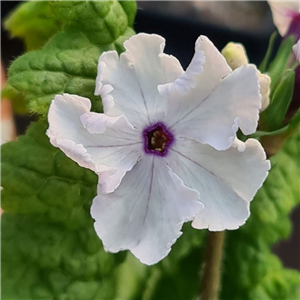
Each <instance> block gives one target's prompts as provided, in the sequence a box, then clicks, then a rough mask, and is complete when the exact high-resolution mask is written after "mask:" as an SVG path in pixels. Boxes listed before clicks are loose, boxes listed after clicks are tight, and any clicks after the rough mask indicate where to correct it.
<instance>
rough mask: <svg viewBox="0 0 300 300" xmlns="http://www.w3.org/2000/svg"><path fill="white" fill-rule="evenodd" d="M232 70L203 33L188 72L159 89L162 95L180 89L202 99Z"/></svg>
mask: <svg viewBox="0 0 300 300" xmlns="http://www.w3.org/2000/svg"><path fill="white" fill-rule="evenodd" d="M230 72H231V68H230V67H229V65H228V64H227V62H226V60H225V58H224V57H223V55H222V54H221V53H220V52H219V50H218V49H217V48H216V47H215V46H214V44H213V43H212V42H211V41H210V40H209V39H208V38H207V37H206V36H203V35H202V36H200V37H199V38H198V39H197V41H196V43H195V54H194V57H193V59H192V61H191V63H190V65H189V66H188V68H187V70H186V72H185V73H184V74H182V76H180V77H179V78H178V79H176V80H175V81H173V82H170V83H167V84H164V85H160V86H159V87H158V89H159V91H160V93H161V94H162V95H170V94H172V93H173V92H174V91H178V92H179V93H180V94H182V95H183V94H186V93H189V94H190V96H191V97H192V98H197V99H199V101H202V100H203V99H205V98H206V97H207V96H208V95H209V94H210V93H211V92H212V91H213V90H214V89H215V87H216V86H217V85H218V84H219V82H220V80H221V79H222V78H223V77H225V76H226V75H228V74H229V73H230Z"/></svg>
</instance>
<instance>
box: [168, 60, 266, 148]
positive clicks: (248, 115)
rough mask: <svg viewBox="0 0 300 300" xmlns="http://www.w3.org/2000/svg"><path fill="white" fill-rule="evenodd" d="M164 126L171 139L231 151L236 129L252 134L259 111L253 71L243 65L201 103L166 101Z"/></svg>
mask: <svg viewBox="0 0 300 300" xmlns="http://www.w3.org/2000/svg"><path fill="white" fill-rule="evenodd" d="M165 101H166V111H167V112H168V113H167V115H166V125H167V126H168V127H169V128H170V129H171V130H172V131H173V132H174V135H175V136H183V137H188V138H192V139H195V140H196V141H198V142H200V143H202V144H209V145H211V146H212V147H214V148H215V149H217V150H225V149H228V148H229V147H231V145H232V143H233V141H234V139H235V137H236V132H237V130H238V128H240V129H241V130H242V132H243V133H244V134H246V135H248V134H252V133H253V132H255V130H256V127H257V122H258V118H259V110H260V108H261V95H260V91H259V82H258V76H257V69H256V67H255V66H253V65H244V66H242V67H240V68H237V69H236V70H234V71H233V72H232V73H230V74H229V75H228V76H226V77H225V78H224V79H223V80H221V82H220V83H219V85H218V86H217V87H215V89H214V91H213V92H212V93H211V94H210V95H209V96H208V97H207V98H205V99H202V98H197V97H195V96H194V95H193V94H190V93H189V94H187V95H186V96H185V97H183V96H180V95H178V94H177V95H175V94H173V97H171V98H167V99H166V100H165Z"/></svg>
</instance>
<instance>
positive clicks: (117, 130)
mask: <svg viewBox="0 0 300 300" xmlns="http://www.w3.org/2000/svg"><path fill="white" fill-rule="evenodd" d="M90 108H91V102H90V100H89V99H87V98H83V97H79V96H76V95H68V94H64V95H57V96H55V99H54V100H53V101H52V104H51V106H50V109H49V115H48V120H49V129H48V131H47V135H48V136H49V137H50V141H51V143H52V144H53V145H54V146H55V147H59V148H60V149H61V150H62V151H63V152H64V153H65V154H66V155H67V156H68V157H70V158H71V159H73V160H74V161H76V162H77V163H78V164H79V165H80V166H82V167H85V168H89V169H91V170H93V171H94V172H96V173H98V175H99V182H100V184H101V187H102V192H103V193H107V192H112V191H113V190H114V189H115V188H116V187H117V186H118V185H119V184H120V181H121V179H122V178H123V176H124V175H125V173H126V172H127V171H129V170H131V169H132V167H133V166H134V165H135V163H136V162H137V160H138V159H139V157H140V155H141V153H142V141H141V138H140V135H139V134H138V133H137V131H136V130H135V129H134V128H133V126H132V125H131V124H129V123H128V121H127V119H126V118H125V117H124V116H120V117H115V118H113V117H108V116H106V115H104V114H96V113H92V112H90Z"/></svg>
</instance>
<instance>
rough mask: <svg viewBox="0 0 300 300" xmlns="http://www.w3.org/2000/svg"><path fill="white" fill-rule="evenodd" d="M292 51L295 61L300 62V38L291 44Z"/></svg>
mask: <svg viewBox="0 0 300 300" xmlns="http://www.w3.org/2000/svg"><path fill="white" fill-rule="evenodd" d="M293 52H294V54H295V57H296V60H297V62H298V63H299V64H300V40H299V41H298V42H297V43H296V44H295V45H294V46H293Z"/></svg>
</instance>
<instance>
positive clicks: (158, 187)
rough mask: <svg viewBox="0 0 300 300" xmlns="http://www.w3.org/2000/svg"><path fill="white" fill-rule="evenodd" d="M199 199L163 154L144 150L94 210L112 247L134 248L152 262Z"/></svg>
mask: <svg viewBox="0 0 300 300" xmlns="http://www.w3.org/2000/svg"><path fill="white" fill-rule="evenodd" d="M198 199H199V194H198V192H196V191H194V190H192V189H190V188H187V187H186V186H184V185H183V183H182V181H181V180H180V179H179V178H178V177H177V175H175V174H174V173H173V172H172V171H171V170H170V168H169V167H167V165H166V164H164V163H163V161H162V159H161V158H159V157H155V156H144V157H143V158H142V160H141V161H139V162H138V163H137V164H136V165H135V167H133V169H132V170H131V171H130V172H128V173H127V174H126V175H125V177H124V178H123V180H122V183H121V184H120V186H119V187H118V188H117V189H116V190H115V191H114V192H113V193H111V194H107V195H98V196H97V197H96V198H95V199H94V201H93V205H92V208H91V214H92V217H93V218H94V219H95V220H96V222H95V229H96V232H97V234H98V236H99V237H100V238H101V239H102V241H103V244H104V247H105V249H106V250H107V251H110V252H118V251H120V250H125V249H129V250H130V251H131V252H132V253H133V254H134V255H135V256H136V257H137V258H139V259H140V260H141V262H143V263H145V264H148V265H151V264H155V263H156V262H158V261H160V260H161V259H163V258H164V257H165V256H166V255H167V254H168V253H169V252H170V250H171V246H172V245H173V244H174V243H175V241H176V239H177V238H178V237H179V236H180V235H181V232H180V229H181V227H182V224H183V222H186V221H189V220H191V219H192V218H193V217H194V216H195V215H196V214H197V213H198V212H199V211H200V210H201V208H203V205H202V204H201V202H199V200H198Z"/></svg>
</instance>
